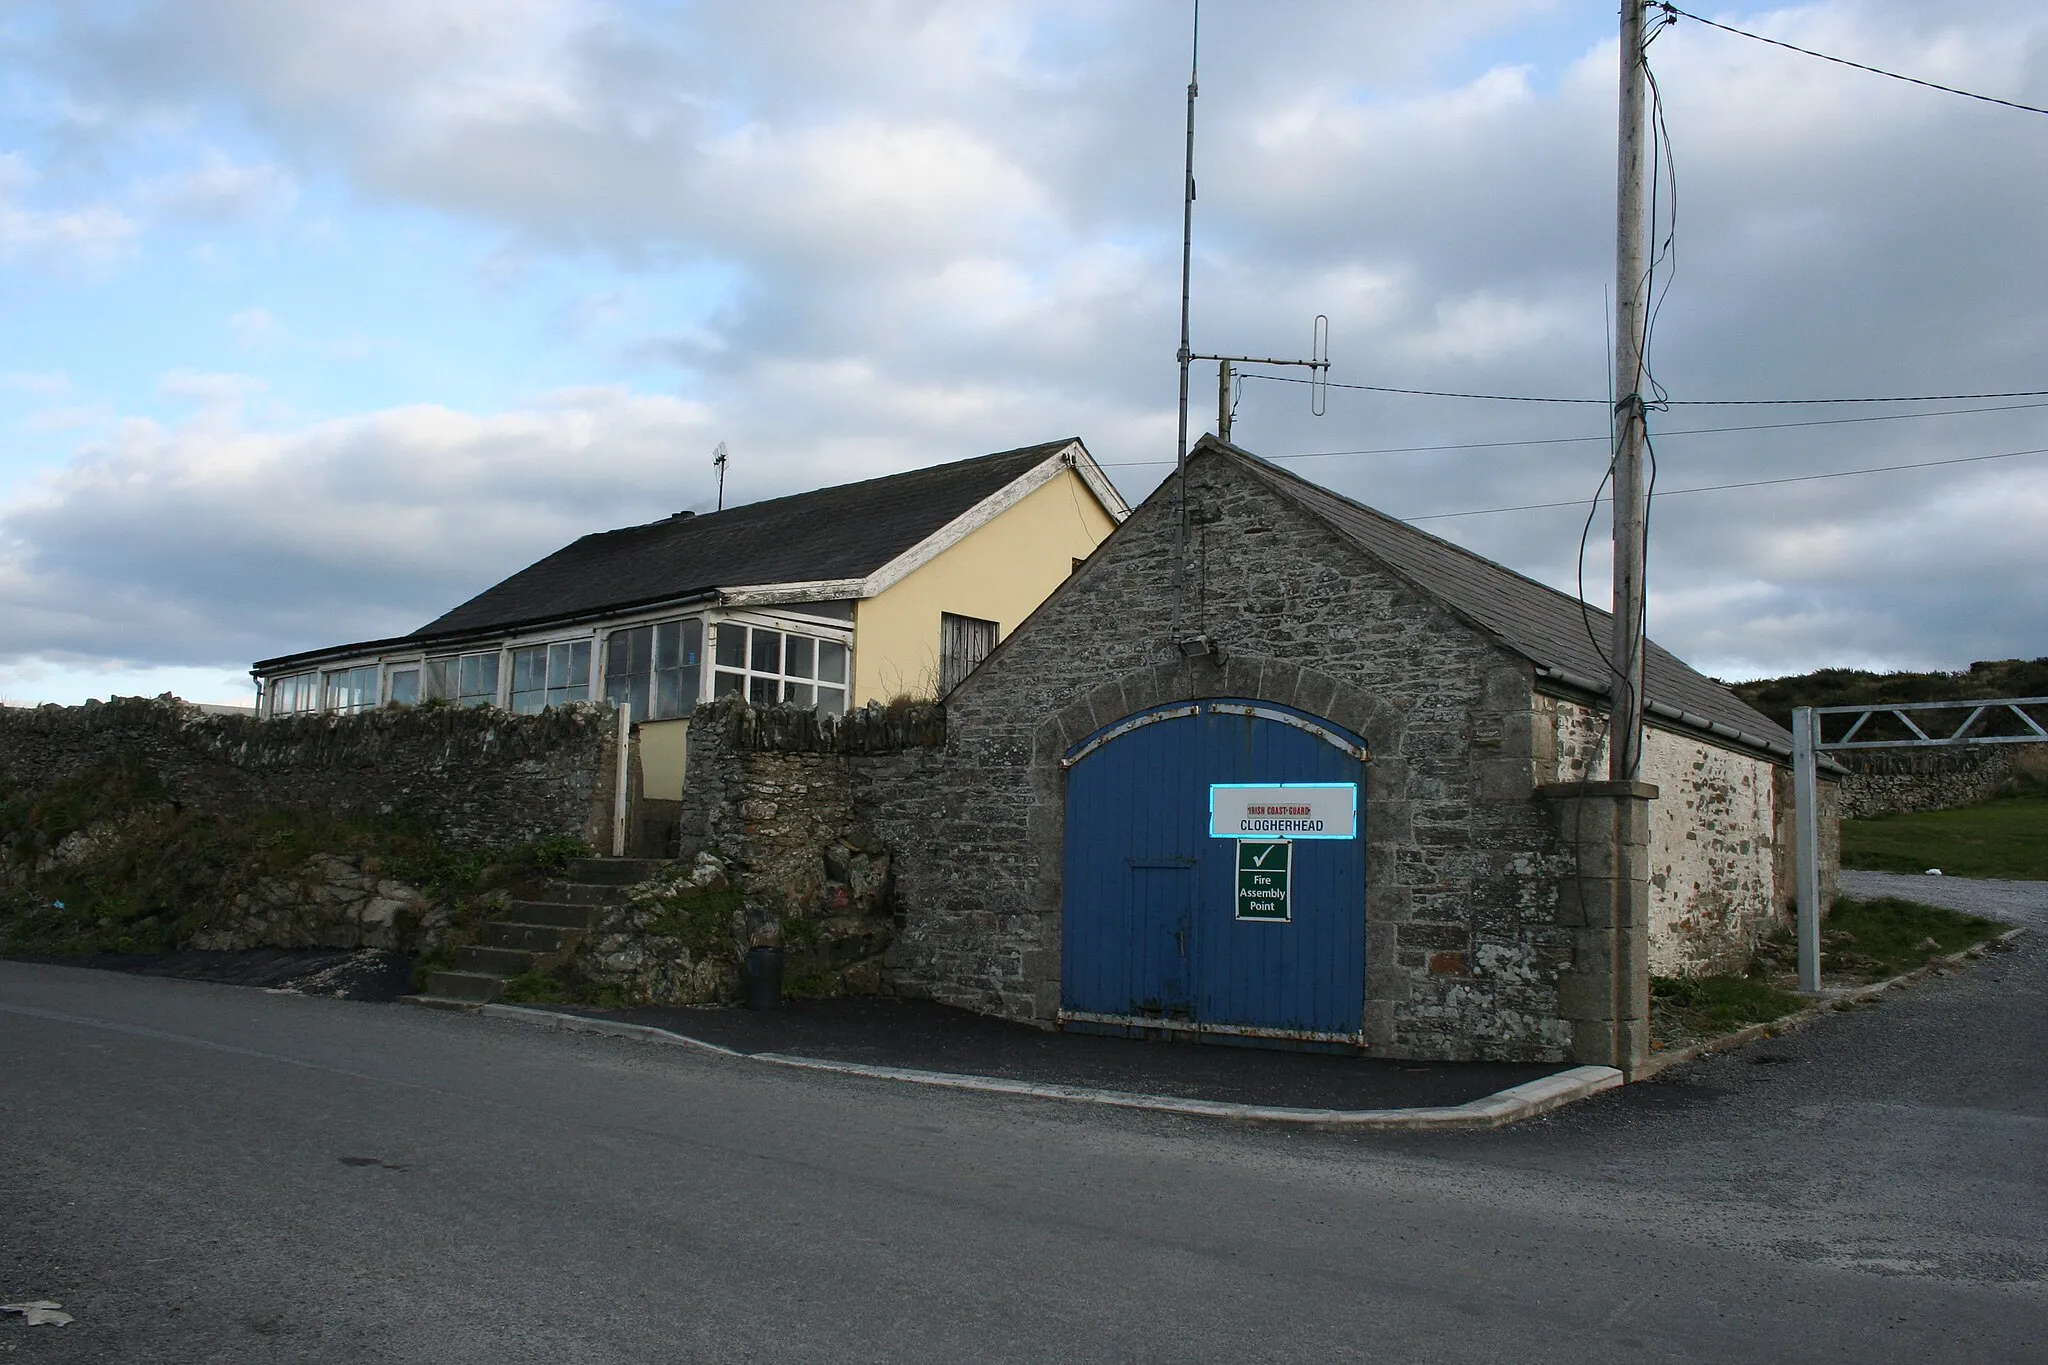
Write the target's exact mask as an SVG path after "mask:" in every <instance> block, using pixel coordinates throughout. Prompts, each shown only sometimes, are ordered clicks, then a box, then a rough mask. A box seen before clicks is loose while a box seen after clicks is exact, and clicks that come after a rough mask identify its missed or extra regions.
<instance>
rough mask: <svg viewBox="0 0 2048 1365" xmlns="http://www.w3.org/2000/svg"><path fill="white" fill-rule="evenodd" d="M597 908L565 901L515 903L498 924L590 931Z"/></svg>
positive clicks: (500, 918) (509, 906)
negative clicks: (541, 925) (535, 925)
mask: <svg viewBox="0 0 2048 1365" xmlns="http://www.w3.org/2000/svg"><path fill="white" fill-rule="evenodd" d="M596 909H597V907H596V906H592V905H576V904H572V903H569V902H564V901H513V902H512V903H511V904H509V905H507V906H506V907H505V909H504V913H502V914H500V915H499V916H498V918H497V919H496V921H494V922H495V923H498V924H551V925H554V926H556V927H557V928H562V929H588V928H589V927H590V922H591V920H593V919H594V918H596V915H595V913H594V912H595V911H596Z"/></svg>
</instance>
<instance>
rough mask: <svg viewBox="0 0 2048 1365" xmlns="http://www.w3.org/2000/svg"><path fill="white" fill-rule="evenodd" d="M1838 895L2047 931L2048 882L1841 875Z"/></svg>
mask: <svg viewBox="0 0 2048 1365" xmlns="http://www.w3.org/2000/svg"><path fill="white" fill-rule="evenodd" d="M1842 894H1844V895H1847V896H1855V897H1857V898H1858V899H1861V900H1870V899H1873V898H1875V897H1878V896H1897V897H1898V898H1899V899H1901V900H1909V901H1919V902H1920V903H1921V904H1923V905H1939V906H1941V907H1942V908H1943V909H1945V910H1956V911H1960V912H1962V913H1963V914H1966V915H1982V916H1984V917H1985V918H1986V919H1998V920H2004V921H2005V922H2006V923H2008V924H2024V925H2028V926H2031V927H2033V928H2036V929H2040V928H2048V882H2002V881H1989V880H1985V881H1977V880H1972V879H1970V878H1967V877H1929V876H1926V875H1921V876H1913V875H1910V874H1908V873H1902V872H1851V871H1847V870H1845V871H1844V872H1843V873H1842Z"/></svg>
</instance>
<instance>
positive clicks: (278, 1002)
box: [0, 899, 2048, 1362]
mask: <svg viewBox="0 0 2048 1365" xmlns="http://www.w3.org/2000/svg"><path fill="white" fill-rule="evenodd" d="M2042 903H2043V904H2048V899H2044V900H2043V902H2042ZM2044 938H2048V935H2030V936H2029V937H2028V938H2027V939H2023V940H2022V942H2023V943H2024V944H2025V946H2024V947H2023V948H2021V949H2020V950H2018V951H2016V952H2012V953H2007V954H2002V955H1999V956H1998V957H1996V958H1993V959H1992V960H1990V961H1989V962H1987V963H1985V964H1983V965H1981V966H1979V967H1976V968H1974V969H1972V970H1970V971H1969V972H1966V973H1962V974H1958V975H1956V976H1953V977H1950V978H1946V979H1943V980H1939V981H1935V982H1932V983H1929V984H1928V985H1926V986H1924V987H1922V988H1919V989H1917V990H1916V991H1915V992H1913V993H1912V994H1911V995H1910V996H1909V997H1905V998H1902V999H1899V1000H1896V1001H1893V1002H1889V1003H1887V1004H1885V1005H1883V1006H1881V1007H1878V1008H1875V1009H1871V1010H1866V1011H1859V1012H1857V1013H1854V1014H1850V1015H1843V1016H1839V1017H1837V1018H1834V1019H1831V1020H1829V1021H1828V1022H1827V1023H1826V1024H1825V1025H1823V1026H1821V1027H1817V1028H1814V1029H1811V1030H1807V1031H1805V1032H1802V1033H1799V1034H1795V1035H1793V1036H1791V1037H1789V1038H1785V1039H1780V1040H1776V1041H1774V1042H1771V1043H1767V1044H1764V1045H1762V1046H1761V1048H1752V1049H1750V1050H1748V1052H1746V1053H1742V1054H1735V1055H1733V1056H1730V1057H1724V1058H1719V1059H1712V1060H1709V1061H1706V1062H1702V1063H1698V1064H1694V1065H1692V1066H1689V1067H1686V1068H1682V1069H1679V1070H1677V1071H1674V1072H1671V1073H1667V1074H1666V1077H1665V1078H1663V1079H1660V1080H1659V1081H1656V1082H1652V1083H1650V1084H1646V1085H1641V1086H1634V1087H1630V1088H1629V1089H1627V1090H1625V1091H1622V1092H1616V1093H1613V1094H1610V1095H1607V1096H1602V1097H1600V1098H1598V1099H1595V1100H1593V1101H1590V1102H1588V1103H1586V1104H1583V1105H1579V1106H1576V1107H1574V1108H1572V1109H1570V1110H1566V1111H1563V1112H1561V1113H1559V1114H1557V1115H1553V1116H1550V1117H1548V1118H1545V1119H1542V1120H1538V1121H1536V1122H1533V1123H1530V1124H1527V1125H1523V1126H1520V1127H1517V1128H1512V1129H1507V1130H1503V1131H1500V1132H1495V1133H1485V1134H1463V1135H1448V1136H1445V1135H1438V1136H1429V1135H1377V1136H1375V1135H1344V1134H1316V1133H1300V1132H1288V1131H1273V1130H1263V1129H1245V1128H1233V1127H1228V1126H1222V1125H1216V1124H1211V1123H1206V1122H1201V1121H1192V1120H1184V1119H1171V1118H1166V1117H1162V1116H1153V1115H1144V1114H1133V1113H1124V1112H1119V1111H1104V1110H1100V1109H1098V1108H1096V1107H1093V1106H1085V1107H1084V1106H1071V1107H1070V1106H1063V1105H1059V1104H1057V1103H1052V1102H1046V1101H1033V1100H1023V1099H1007V1098H1001V1097H989V1096H978V1095H972V1094H963V1093H958V1092H950V1091H935V1090H929V1089H924V1088H919V1087H913V1086H907V1085H901V1084H893V1083H889V1082H882V1081H866V1080H857V1079H851V1078H845V1077H836V1076H830V1075H817V1074H805V1073H792V1072H788V1071H782V1070H778V1069H775V1068H771V1067H766V1066H762V1065H760V1064H757V1063H750V1062H746V1061H744V1060H736V1059H723V1058H717V1057H710V1056H697V1055H693V1054H688V1053H684V1052H681V1051H679V1050H674V1049H656V1048H652V1047H649V1046H647V1045H644V1044H637V1043H630V1042H623V1041H618V1040H612V1039H604V1038H593V1037H585V1036H576V1035H564V1034H556V1033H549V1032H541V1031H538V1030H531V1029H527V1028H524V1027H522V1026H520V1025H517V1024H513V1023H508V1022H499V1021H491V1020H483V1019H477V1018H473V1017H465V1016H457V1015H449V1014H441V1013H435V1012H430V1011H424V1010H417V1009H412V1008H409V1007H405V1006H396V1005H370V1004H362V1003H356V1002H349V1001H342V1000H333V999H322V998H315V997H306V996H298V995H282V994H269V993H265V992H262V991H257V990H251V989H247V988H238V987H229V986H216V985H207V984H199V983H192V982H180V981H169V980H163V979H157V978H150V977H137V976H127V975H117V974H114V973H103V972H90V971H83V970H77V969H71V968H63V967H52V966H43V965H34V964H24V963H6V962H0V1082H4V1083H0V1302H16V1301H19V1300H23V1299H50V1300H56V1301H59V1302H61V1303H63V1305H64V1307H65V1310H66V1311H67V1312H70V1313H73V1314H74V1315H75V1316H76V1321H75V1322H74V1323H73V1324H72V1325H70V1326H68V1327H63V1328H56V1327H49V1326H38V1327H30V1326H26V1325H24V1324H22V1323H21V1321H20V1320H19V1319H18V1318H14V1317H0V1360H6V1361H10V1362H11V1361H15V1360H20V1361H43V1360H49V1361H93V1362H102V1361H145V1360H150V1361H153V1360H168V1361H196V1360H210V1361H211V1360H218V1361H243V1360H248V1361H299V1360H318V1361H352V1362H353V1361H384V1360H404V1361H420V1360H432V1361H437V1362H440V1361H447V1362H455V1361H527V1360H532V1361H550V1362H556V1361H560V1362H570V1361H654V1360H697V1359H703V1360H727V1359H733V1360H741V1359H762V1360H785V1359H796V1360H814V1359H827V1358H829V1359H834V1360H842V1359H844V1360H859V1359H906V1358H912V1359H969V1358H972V1359H977V1360H980V1359H1027V1358H1028V1359H1040V1360H1043V1359H1049V1358H1060V1359H1081V1360H1097V1359H1100V1360H1167V1359H1173V1360H1244V1359H1257V1360H1265V1359H1316V1360H1328V1359H1332V1358H1343V1359H1368V1360H1387V1361H1403V1362H1406V1361H1437V1360H1444V1361H1490V1360H1503V1361H1505V1360H1513V1361H1518V1362H1520V1361H1553V1360H1555V1361H1582V1360H1583V1361H1600V1360H1627V1361H1647V1360H1657V1361H1666V1360H1669V1361H1689V1360H1741V1361H1770V1360H1845V1361H1848V1360H1854V1361H1878V1360H1910V1361H1992V1360H2031V1361H2038V1360H2041V1359H2044V1358H2048V1239H2044V1236H2043V1233H2042V1230H2041V1225H2042V1215H2043V1212H2044V1198H2043V1195H2044V1190H2048V1176H2044V1171H2048V1141H2044V1136H2048V1084H2044V1082H2048V1074H2044V1070H2048V1064H2044V1062H2043V1058H2044V1056H2048V942H2044Z"/></svg>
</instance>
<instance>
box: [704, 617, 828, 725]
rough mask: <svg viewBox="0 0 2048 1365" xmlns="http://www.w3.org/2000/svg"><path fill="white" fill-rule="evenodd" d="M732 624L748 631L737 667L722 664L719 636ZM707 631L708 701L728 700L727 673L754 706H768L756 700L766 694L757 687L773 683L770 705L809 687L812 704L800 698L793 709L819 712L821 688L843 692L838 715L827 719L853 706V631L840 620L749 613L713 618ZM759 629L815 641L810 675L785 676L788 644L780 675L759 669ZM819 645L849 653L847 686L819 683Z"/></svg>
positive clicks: (779, 659) (781, 651)
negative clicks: (722, 682) (721, 682)
mask: <svg viewBox="0 0 2048 1365" xmlns="http://www.w3.org/2000/svg"><path fill="white" fill-rule="evenodd" d="M728 625H731V626H744V627H746V628H747V632H748V634H747V645H746V649H745V652H744V653H743V655H742V657H741V660H740V667H738V668H734V667H732V666H730V665H726V664H720V663H719V662H718V637H717V635H716V633H715V632H716V631H718V630H720V629H722V628H724V627H725V626H728ZM706 630H707V632H711V633H708V634H707V637H706V640H705V646H704V654H705V666H704V674H705V679H704V681H705V686H706V690H707V694H708V697H709V699H711V700H716V699H717V698H718V697H719V696H721V695H723V694H721V693H720V692H719V690H718V678H719V675H720V674H723V675H725V676H727V677H737V678H739V679H740V684H739V688H738V691H739V693H740V695H742V696H744V697H746V698H747V699H748V700H749V702H750V703H752V704H754V705H761V704H763V703H762V702H760V701H756V700H755V697H756V693H757V690H765V689H757V686H756V684H757V682H758V683H760V684H769V685H772V687H773V692H774V700H773V702H770V703H768V704H775V703H779V702H781V701H782V700H783V699H784V698H785V697H787V696H789V693H790V689H791V688H792V687H809V688H810V689H811V700H810V701H809V702H808V703H805V702H803V701H801V700H800V699H799V700H797V701H796V702H794V703H793V704H796V705H809V706H811V707H817V706H818V705H819V702H820V696H819V691H820V689H821V688H829V689H832V690H836V691H837V692H839V694H840V697H839V703H840V704H839V710H838V711H837V712H833V711H827V712H826V714H828V715H833V714H843V713H844V712H845V711H847V710H849V709H850V708H851V707H852V705H853V632H852V630H850V629H848V628H846V627H845V626H844V625H843V623H840V622H836V621H834V622H826V621H823V620H819V619H818V618H815V617H803V618H791V617H787V616H774V615H770V614H768V613H766V612H744V613H727V614H723V615H720V616H717V617H715V618H711V619H710V621H709V622H708V623H707V626H706ZM756 630H772V631H776V632H778V633H779V634H781V635H784V636H790V635H794V636H797V637H798V638H800V639H807V640H810V641H811V642H812V644H813V654H812V662H811V672H810V675H809V676H808V677H806V676H804V675H801V674H796V675H792V674H790V673H787V672H784V671H782V670H784V669H786V668H787V667H788V644H787V642H783V643H782V644H780V645H779V646H778V650H777V655H776V669H777V671H776V672H774V673H768V672H764V671H762V670H760V669H757V668H755V667H754V643H753V632H754V631H756ZM818 644H833V645H839V646H841V647H842V648H843V649H844V650H845V651H846V658H845V678H844V680H843V681H840V682H836V683H834V682H823V681H821V680H820V679H819V678H818V662H817V655H816V652H815V647H816V646H817V645H818Z"/></svg>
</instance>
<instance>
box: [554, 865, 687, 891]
mask: <svg viewBox="0 0 2048 1365" xmlns="http://www.w3.org/2000/svg"><path fill="white" fill-rule="evenodd" d="M674 861H675V859H673V858H571V859H570V860H569V867H568V873H569V875H568V877H567V880H569V881H572V882H583V883H585V884H587V885H591V886H632V885H633V884H634V883H636V882H644V881H646V880H647V879H648V878H649V877H652V876H653V875H654V874H655V873H657V872H659V871H661V869H663V868H664V867H667V866H669V864H671V863H673V862H674Z"/></svg>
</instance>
